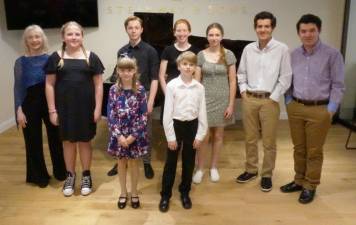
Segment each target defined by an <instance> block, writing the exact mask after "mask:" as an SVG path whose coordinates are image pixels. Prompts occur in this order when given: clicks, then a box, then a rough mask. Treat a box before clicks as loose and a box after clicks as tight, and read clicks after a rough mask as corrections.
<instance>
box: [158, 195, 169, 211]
mask: <svg viewBox="0 0 356 225" xmlns="http://www.w3.org/2000/svg"><path fill="white" fill-rule="evenodd" d="M158 208H159V211H161V212H167V211H168V209H169V199H168V198H161V201H160V202H159V206H158Z"/></svg>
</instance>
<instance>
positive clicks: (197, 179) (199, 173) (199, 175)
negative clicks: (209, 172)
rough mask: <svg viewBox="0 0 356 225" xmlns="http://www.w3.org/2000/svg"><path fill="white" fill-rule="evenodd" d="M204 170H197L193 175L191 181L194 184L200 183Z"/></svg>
mask: <svg viewBox="0 0 356 225" xmlns="http://www.w3.org/2000/svg"><path fill="white" fill-rule="evenodd" d="M203 176H204V172H203V171H202V170H197V171H196V172H195V174H194V176H193V182H194V183H195V184H200V183H201V181H202V180H203Z"/></svg>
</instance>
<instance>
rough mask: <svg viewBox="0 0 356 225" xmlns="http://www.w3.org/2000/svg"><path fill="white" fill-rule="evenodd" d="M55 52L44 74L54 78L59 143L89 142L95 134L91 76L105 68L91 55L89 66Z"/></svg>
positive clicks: (100, 72) (93, 96) (80, 60)
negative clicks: (61, 65) (62, 58)
mask: <svg viewBox="0 0 356 225" xmlns="http://www.w3.org/2000/svg"><path fill="white" fill-rule="evenodd" d="M59 61H60V56H59V55H58V53H57V52H54V53H53V54H52V55H51V56H50V57H49V59H48V62H47V64H46V66H45V71H46V74H55V75H56V84H55V104H56V110H57V112H58V120H59V129H60V135H61V139H62V140H63V141H70V142H79V141H80V142H87V141H90V140H91V139H92V138H93V137H94V136H95V133H96V123H95V122H94V109H95V88H94V81H93V76H94V75H96V74H100V75H101V74H102V73H103V71H104V66H103V64H102V63H101V61H100V59H99V57H98V56H97V55H96V54H95V53H93V52H91V53H90V55H89V65H88V63H87V61H86V60H85V59H64V66H63V67H62V68H59V67H58V63H59Z"/></svg>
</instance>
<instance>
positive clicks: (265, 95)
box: [246, 91, 271, 98]
mask: <svg viewBox="0 0 356 225" xmlns="http://www.w3.org/2000/svg"><path fill="white" fill-rule="evenodd" d="M246 94H247V95H249V96H252V97H255V98H269V96H270V95H271V94H270V93H269V92H251V91H246Z"/></svg>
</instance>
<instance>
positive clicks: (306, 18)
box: [297, 14, 321, 32]
mask: <svg viewBox="0 0 356 225" xmlns="http://www.w3.org/2000/svg"><path fill="white" fill-rule="evenodd" d="M302 23H313V24H315V25H316V27H317V28H318V30H319V31H320V30H321V19H320V18H319V17H318V16H316V15H313V14H305V15H303V16H302V17H300V19H299V20H298V22H297V32H299V28H300V24H302Z"/></svg>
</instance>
